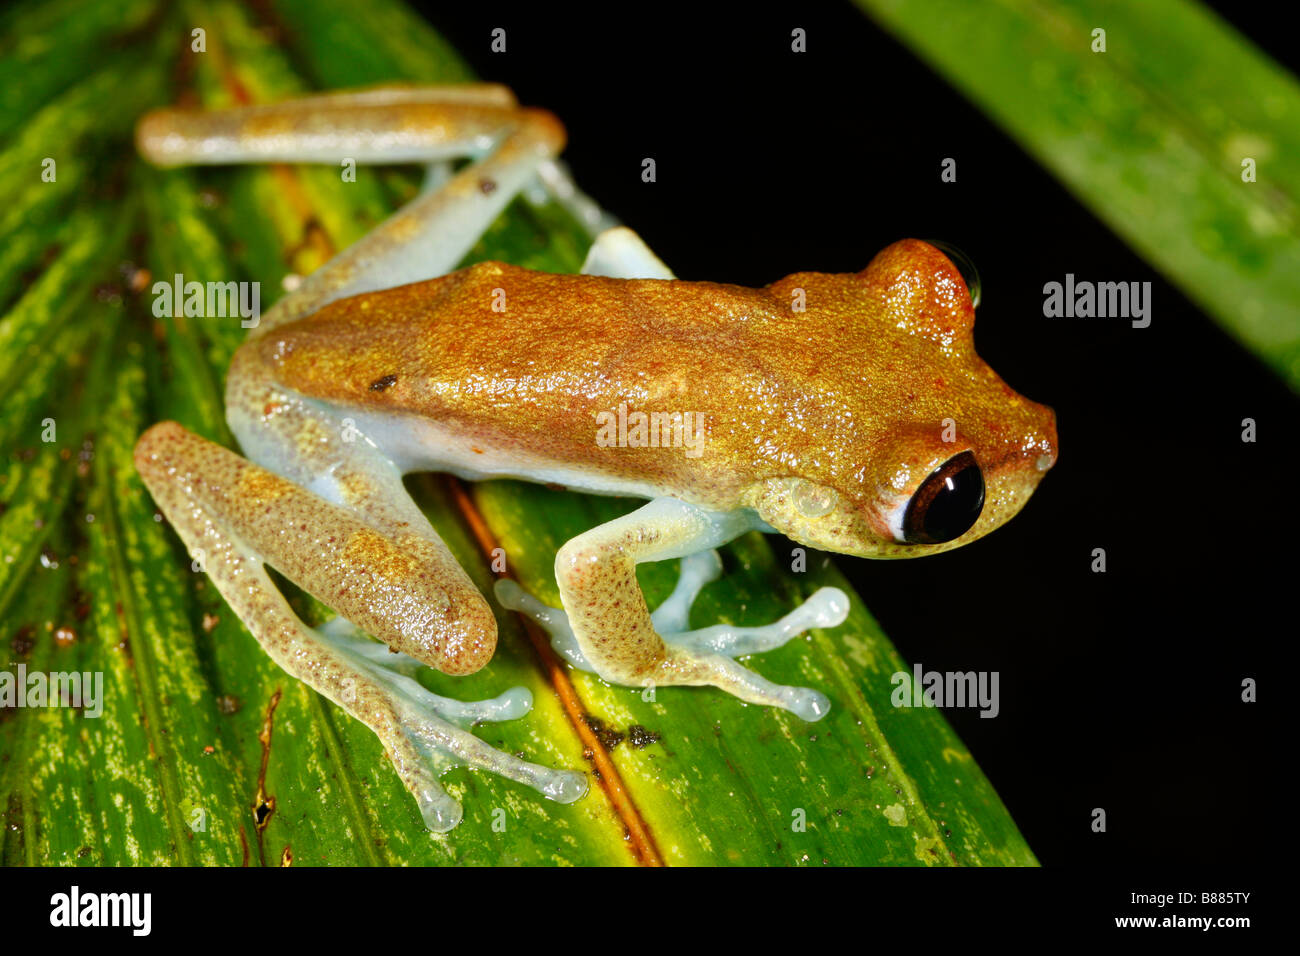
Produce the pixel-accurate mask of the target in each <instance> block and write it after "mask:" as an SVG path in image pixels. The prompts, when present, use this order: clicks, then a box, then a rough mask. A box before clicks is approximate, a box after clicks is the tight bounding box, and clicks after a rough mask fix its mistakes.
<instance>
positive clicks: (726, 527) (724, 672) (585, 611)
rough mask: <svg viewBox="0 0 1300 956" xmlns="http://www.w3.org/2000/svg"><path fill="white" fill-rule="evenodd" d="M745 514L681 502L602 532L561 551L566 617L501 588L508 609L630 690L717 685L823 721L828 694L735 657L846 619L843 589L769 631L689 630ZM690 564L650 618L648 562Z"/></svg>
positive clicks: (558, 571)
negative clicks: (768, 675)
mask: <svg viewBox="0 0 1300 956" xmlns="http://www.w3.org/2000/svg"><path fill="white" fill-rule="evenodd" d="M757 526H758V525H757V523H756V522H755V520H754V519H753V518H752V517H750V516H749V515H747V514H746V513H743V512H715V511H707V510H705V509H702V508H698V507H695V506H693V505H690V504H687V503H685V502H683V501H679V500H678V499H676V498H657V499H655V500H654V501H652V502H650V503H649V504H647V505H645V506H644V507H642V508H639V509H638V510H636V511H634V512H632V513H631V514H629V515H625V516H624V517H622V518H617V519H615V520H614V521H611V522H608V523H606V524H603V525H601V526H600V527H598V528H593V529H592V530H591V531H588V532H586V533H585V534H582V535H579V536H578V537H576V538H574V539H573V540H572V541H570V542H569V543H568V544H566V545H565V546H564V547H563V548H561V549H560V551H559V553H558V554H557V555H556V559H555V577H556V581H557V582H558V584H559V589H560V599H561V602H562V603H563V605H564V611H560V610H558V609H555V608H547V607H546V606H545V605H542V604H540V602H537V601H536V600H535V599H533V598H531V597H529V596H528V595H527V594H526V593H524V592H523V591H522V590H521V589H520V588H519V587H518V585H515V584H513V582H508V581H499V582H498V583H497V588H496V590H497V597H498V599H499V600H500V601H501V602H502V604H504V605H506V606H507V607H511V608H513V609H515V610H520V611H523V612H524V613H527V614H530V615H531V616H533V617H535V618H536V619H537V620H538V621H539V622H540V623H541V624H542V625H543V626H544V627H545V628H546V629H547V630H548V631H549V632H550V633H551V635H552V638H553V639H554V641H555V643H556V645H557V649H558V650H559V651H560V652H561V654H563V655H564V656H565V657H566V658H568V660H569V661H570V662H571V663H573V664H575V665H577V666H583V665H587V666H588V667H589V668H590V669H592V670H594V671H595V672H596V673H598V674H599V675H600V676H601V677H603V678H605V679H606V680H609V681H612V682H614V683H618V684H627V685H630V686H647V685H656V686H668V685H673V684H682V685H712V686H714V687H718V688H721V689H722V690H725V691H727V692H728V693H730V694H734V695H735V696H737V697H739V698H740V699H742V700H745V701H749V702H751V703H755V704H765V705H769V706H774V707H781V708H784V709H786V710H789V711H791V712H793V713H795V714H797V715H798V716H800V717H802V718H804V719H805V720H818V719H820V718H821V717H823V716H824V715H825V714H826V712H827V711H828V710H829V709H830V702H829V700H827V698H826V696H825V695H824V694H821V693H819V692H818V691H816V690H812V689H810V688H806V687H787V686H782V685H778V684H774V683H772V682H770V681H768V680H765V679H764V678H762V677H760V676H759V675H758V674H755V673H754V672H753V671H751V670H748V669H747V668H745V667H743V666H741V665H740V664H738V663H736V661H735V660H733V658H734V657H737V656H741V655H745V654H753V653H758V652H760V651H764V650H770V649H772V648H774V647H779V646H780V645H781V644H783V643H785V642H786V641H788V640H790V639H791V638H792V637H794V636H796V635H797V634H800V633H802V632H803V631H805V630H807V629H808V628H810V627H833V626H835V625H837V624H839V623H841V622H842V621H843V620H844V617H845V615H846V614H847V612H848V601H847V599H846V598H845V597H844V594H843V592H841V591H838V590H836V589H834V588H822V589H821V590H819V591H818V592H817V593H816V594H814V595H813V596H812V597H810V598H809V599H808V600H807V601H806V602H805V603H804V604H803V605H801V606H800V607H799V608H797V609H796V610H795V611H793V612H791V613H790V614H788V615H786V617H784V618H782V619H781V620H780V621H777V622H775V623H774V624H769V625H766V626H764V627H744V628H742V627H733V626H730V625H717V626H714V627H710V628H703V629H701V630H698V631H687V630H686V629H685V628H686V622H687V612H688V611H689V608H690V603H691V602H692V601H693V600H694V598H695V596H696V594H698V593H699V590H700V588H701V587H703V585H704V584H705V583H707V582H708V581H709V580H711V579H712V577H713V576H716V575H717V573H718V570H719V569H720V563H719V562H718V560H717V556H716V554H714V553H713V552H712V549H713V548H715V547H717V546H718V545H721V544H724V543H725V542H727V541H730V540H731V539H732V538H735V537H736V536H737V535H739V534H741V533H743V532H745V531H748V530H751V529H752V528H755V527H757ZM671 558H682V559H683V560H682V579H681V580H680V581H679V582H678V587H677V588H676V589H675V590H674V592H673V594H672V595H671V596H670V597H669V599H668V600H667V601H665V602H664V604H663V605H661V607H660V608H659V609H658V610H657V611H656V612H655V613H654V615H651V614H650V612H649V610H648V608H647V606H646V602H645V597H644V596H643V595H642V593H641V586H640V584H639V583H638V582H637V579H636V566H637V564H639V563H641V562H642V561H664V560H668V559H671Z"/></svg>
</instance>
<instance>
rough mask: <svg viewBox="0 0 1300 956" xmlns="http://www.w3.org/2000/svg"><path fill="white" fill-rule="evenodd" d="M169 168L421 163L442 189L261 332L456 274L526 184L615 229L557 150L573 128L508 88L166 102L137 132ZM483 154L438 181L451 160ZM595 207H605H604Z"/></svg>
mask: <svg viewBox="0 0 1300 956" xmlns="http://www.w3.org/2000/svg"><path fill="white" fill-rule="evenodd" d="M136 143H137V147H138V149H139V151H140V153H141V154H142V155H143V156H144V157H145V158H146V159H148V160H150V161H151V162H153V163H155V164H156V165H160V166H179V165H192V164H207V165H211V164H226V163H271V162H283V163H330V164H337V163H339V162H341V161H343V160H348V159H351V160H353V161H355V162H356V163H358V164H367V163H402V162H419V163H423V164H425V165H426V166H428V167H429V169H430V179H431V181H432V185H435V186H436V187H437V188H429V189H426V190H424V191H422V192H421V193H420V195H418V196H417V197H416V198H415V199H413V200H412V201H411V202H409V203H408V204H407V205H406V206H404V207H403V208H402V209H400V210H398V211H397V212H396V213H394V214H393V215H392V216H391V217H390V218H389V219H387V220H385V221H384V222H383V223H382V224H381V225H379V226H378V227H377V228H376V229H374V230H373V231H371V232H370V233H368V234H367V235H366V236H365V237H364V238H362V239H361V240H359V241H358V242H356V243H354V244H353V245H352V246H349V247H348V248H347V249H345V250H343V251H342V252H340V253H339V254H338V255H336V256H335V257H334V258H333V259H331V260H330V261H329V262H327V263H326V264H325V265H323V266H321V268H319V269H317V270H316V271H315V272H314V273H312V274H311V275H310V276H308V277H307V278H306V279H305V280H303V282H302V283H301V284H300V285H299V286H298V288H297V289H295V290H294V291H293V292H291V293H290V294H288V295H286V296H285V297H284V298H282V299H281V300H280V301H279V302H277V303H276V305H275V307H274V308H273V309H271V310H270V311H269V312H268V313H267V314H266V315H265V316H263V317H262V319H261V321H260V323H259V324H258V326H257V327H256V328H254V329H253V331H252V332H251V333H250V334H251V335H253V336H260V335H263V334H265V332H266V331H267V330H269V329H271V328H274V327H275V326H277V325H280V324H282V323H284V322H288V321H291V320H293V319H296V318H300V317H302V316H304V315H308V314H310V313H312V312H314V311H316V310H318V309H320V308H321V307H322V306H324V305H326V304H328V303H329V302H332V301H334V300H335V299H341V298H345V297H347V296H352V295H357V294H360V293H362V292H371V291H375V290H377V289H385V288H391V287H393V286H398V285H404V284H406V283H410V282H416V281H419V280H422V279H429V278H433V277H435V276H438V275H442V274H444V273H446V272H449V271H451V270H452V269H453V268H455V266H456V265H457V264H458V263H459V262H460V260H461V259H462V258H464V256H465V254H466V253H467V252H468V251H469V250H470V249H471V248H472V247H473V245H474V243H475V242H476V241H477V240H478V238H479V237H480V236H481V235H482V234H483V232H484V230H485V229H487V227H488V226H489V225H490V224H491V223H492V221H493V220H494V219H496V217H497V216H498V214H500V212H501V211H502V210H503V209H505V207H506V205H507V204H508V203H509V202H510V200H511V199H512V198H513V197H514V196H515V195H516V194H517V193H519V192H520V190H522V189H524V188H525V187H528V186H530V185H532V184H535V183H537V182H542V183H544V184H545V185H546V186H547V187H548V189H549V190H550V192H551V194H552V195H554V196H555V197H556V198H557V199H558V200H559V201H560V202H562V203H563V204H564V205H566V206H568V207H569V208H570V209H571V210H572V211H573V212H574V213H575V214H576V215H578V216H579V218H580V219H581V221H583V222H584V223H585V224H587V225H588V227H589V228H591V229H593V230H594V229H598V228H600V227H601V226H602V225H604V224H607V223H608V221H609V219H608V217H607V216H604V214H603V213H600V212H599V209H598V207H596V206H595V204H594V203H592V202H591V200H589V199H587V198H586V197H585V196H583V195H582V194H581V193H579V192H578V191H577V189H576V187H574V186H573V183H572V181H571V180H569V179H568V177H567V174H565V173H564V172H563V169H562V168H561V167H559V166H557V165H556V164H555V163H554V157H555V156H556V155H557V154H558V153H559V152H560V150H561V148H562V147H563V145H564V128H563V126H562V125H561V124H560V122H559V120H557V119H556V118H555V117H554V116H553V115H551V114H550V113H548V112H546V111H544V110H538V109H526V108H522V107H520V106H519V105H518V104H517V103H516V102H515V99H514V96H513V95H512V94H511V93H510V91H509V90H508V89H507V88H505V87H503V86H497V85H491V84H486V85H468V86H450V87H384V88H379V89H372V90H359V91H345V92H340V93H327V94H321V95H316V96H309V97H304V98H301V99H297V100H289V101H287V102H283V103H273V104H266V105H258V106H246V107H237V108H234V109H228V110H215V111H202V110H180V109H164V110H157V111H155V112H153V113H150V114H148V115H147V116H145V117H143V118H142V119H141V120H140V123H139V124H138V126H137V129H136ZM465 157H469V158H471V159H474V160H475V161H474V162H473V163H471V164H470V165H468V166H466V167H465V168H464V169H462V170H461V171H460V172H458V173H456V174H455V175H452V176H451V177H450V178H449V179H447V180H446V182H445V183H442V184H441V185H437V181H438V178H439V177H440V176H441V175H443V174H444V173H445V170H446V167H445V165H444V164H445V163H447V162H448V161H450V160H453V159H458V158H465ZM593 210H594V211H593Z"/></svg>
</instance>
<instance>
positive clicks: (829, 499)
mask: <svg viewBox="0 0 1300 956" xmlns="http://www.w3.org/2000/svg"><path fill="white" fill-rule="evenodd" d="M794 506H795V507H796V508H798V509H799V513H800V514H802V515H803V516H804V517H805V518H820V517H822V516H823V515H828V514H830V513H831V512H832V511H833V510H834V509H835V492H834V491H832V490H831V489H830V488H824V487H822V486H821V485H817V484H814V483H813V482H811V481H804V480H803V479H802V478H800V479H797V480H796V482H795V486H794Z"/></svg>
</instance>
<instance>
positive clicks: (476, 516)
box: [446, 475, 664, 866]
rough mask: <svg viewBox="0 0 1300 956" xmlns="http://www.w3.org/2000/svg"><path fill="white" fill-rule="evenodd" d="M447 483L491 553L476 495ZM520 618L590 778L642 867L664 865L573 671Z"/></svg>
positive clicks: (472, 529)
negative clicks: (584, 758)
mask: <svg viewBox="0 0 1300 956" xmlns="http://www.w3.org/2000/svg"><path fill="white" fill-rule="evenodd" d="M446 484H447V488H448V490H449V491H450V492H451V497H452V500H453V501H454V502H455V504H456V507H457V508H458V509H459V510H460V513H461V515H462V516H463V517H464V519H465V522H466V523H467V524H468V525H469V529H470V532H471V533H472V534H473V535H474V540H475V541H477V542H478V546H479V548H480V549H481V550H482V551H483V553H484V554H487V555H491V554H492V552H493V551H494V550H496V548H497V547H498V544H497V541H496V538H495V537H494V536H493V534H492V530H491V529H490V528H489V527H488V526H487V522H486V521H484V520H483V515H482V514H480V513H479V510H478V507H477V506H476V505H475V504H474V501H473V499H471V498H470V496H469V492H467V491H466V490H465V485H464V484H463V483H462V482H461V481H459V480H458V479H456V478H453V477H451V476H450V475H448V476H446ZM501 576H502V577H510V578H513V577H514V575H513V574H511V573H510V571H505V572H504V573H503V574H502V575H501ZM519 619H520V620H521V621H523V624H524V630H525V631H526V632H527V633H528V639H529V641H530V642H531V643H532V645H533V650H534V651H536V652H537V657H538V660H539V662H540V663H541V665H542V672H543V673H544V674H545V675H546V678H547V680H549V681H550V683H551V686H552V687H553V688H554V689H555V693H556V694H557V695H558V696H559V698H560V704H561V705H562V706H563V707H564V713H565V715H566V716H567V717H568V718H569V723H570V724H571V725H572V726H573V729H574V732H575V733H577V735H578V739H579V740H581V741H582V746H583V750H584V752H585V753H588V754H590V759H591V762H592V764H593V767H594V769H593V773H592V776H594V777H595V778H596V781H597V782H598V783H599V784H600V786H601V788H602V789H603V790H604V791H605V795H606V796H607V797H608V798H609V802H610V804H611V805H612V806H613V807H614V811H615V812H616V813H617V814H618V817H619V820H620V821H621V822H622V824H623V826H624V827H625V828H626V830H627V834H628V838H627V842H628V846H629V847H630V848H631V850H632V852H633V854H634V855H635V856H636V859H637V862H638V863H640V864H642V865H643V866H663V865H664V860H663V857H661V856H660V855H659V848H658V847H656V846H655V841H654V836H653V835H652V834H651V832H650V827H649V825H648V824H647V823H646V821H645V819H644V818H642V816H641V811H640V810H638V809H637V806H636V803H635V801H634V800H633V799H632V795H631V794H630V793H629V792H628V790H627V787H625V786H624V785H623V778H622V777H621V776H620V775H619V772H618V769H617V768H616V767H615V766H614V762H613V760H611V759H610V756H609V751H608V750H606V749H605V745H604V744H603V743H602V742H601V739H600V738H599V737H598V736H597V735H596V732H595V731H594V730H593V729H592V728H591V727H590V726H589V724H588V722H587V719H586V718H587V716H588V715H587V708H586V707H585V706H583V703H582V700H581V699H580V698H579V697H578V692H577V690H576V689H575V688H574V686H573V682H572V681H570V680H569V674H568V671H566V670H565V667H564V664H563V662H561V660H560V658H559V657H558V656H556V654H555V651H553V650H552V649H551V643H550V641H549V640H548V639H547V637H546V635H545V633H543V631H542V629H541V628H539V627H538V626H537V625H536V624H534V623H533V622H532V621H531V620H530V619H529V618H527V617H526V616H524V615H522V614H520V615H519Z"/></svg>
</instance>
